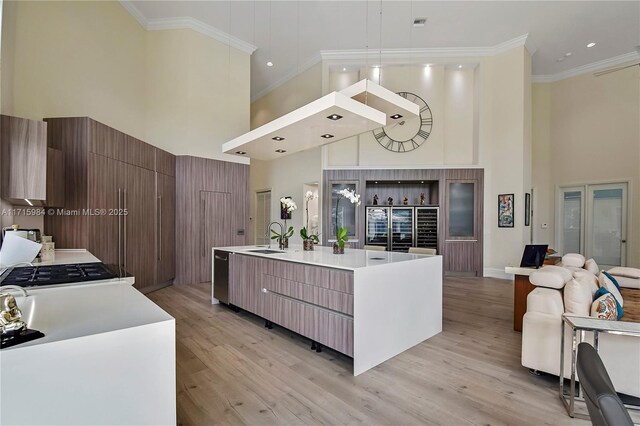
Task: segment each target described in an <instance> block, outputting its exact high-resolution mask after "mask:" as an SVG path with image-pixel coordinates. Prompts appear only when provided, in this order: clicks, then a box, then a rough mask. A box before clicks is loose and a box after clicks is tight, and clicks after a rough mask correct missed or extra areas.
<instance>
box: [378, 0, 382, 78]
mask: <svg viewBox="0 0 640 426" xmlns="http://www.w3.org/2000/svg"><path fill="white" fill-rule="evenodd" d="M379 43H380V44H379V46H378V58H379V61H380V68H378V84H380V85H382V0H380V42H379Z"/></svg>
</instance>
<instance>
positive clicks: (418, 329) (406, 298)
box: [211, 246, 442, 375]
mask: <svg viewBox="0 0 640 426" xmlns="http://www.w3.org/2000/svg"><path fill="white" fill-rule="evenodd" d="M212 251H213V252H214V259H215V261H214V262H213V263H212V265H211V266H212V268H213V274H212V275H213V276H214V280H215V282H214V283H213V286H212V287H213V289H212V290H213V294H212V296H213V298H214V299H213V302H214V303H216V301H217V300H218V299H216V297H219V298H220V300H221V301H225V300H227V294H228V296H229V298H228V301H229V303H230V304H231V305H235V306H237V307H238V308H241V309H244V310H246V311H248V312H251V313H253V314H255V315H259V316H261V317H263V318H264V319H265V320H267V321H270V322H271V323H273V324H275V325H278V326H281V327H284V328H287V329H290V330H292V331H294V332H296V333H298V334H300V335H302V336H304V337H306V338H309V339H311V340H312V341H313V342H315V343H318V344H320V345H321V346H326V347H328V348H331V349H334V350H336V351H338V352H341V353H343V354H346V355H348V356H350V357H353V372H354V375H358V374H361V373H363V372H364V371H367V370H368V369H370V368H372V367H374V366H376V365H378V364H380V363H381V362H384V361H385V360H387V359H389V358H391V357H393V356H395V355H397V354H399V353H401V352H403V351H405V350H407V349H409V348H410V347H412V346H414V345H416V344H418V343H420V342H422V341H424V340H425V339H428V338H429V337H431V336H433V335H435V334H437V333H439V332H440V331H442V256H422V255H415V254H408V253H395V252H378V251H376V252H374V251H368V250H357V249H349V250H347V251H346V252H345V253H344V254H341V255H335V254H333V250H332V249H331V248H330V247H322V246H319V247H316V248H315V249H314V250H313V251H303V250H302V248H301V247H290V248H289V249H285V250H271V251H267V252H265V250H258V249H257V248H256V247H255V246H235V247H221V248H219V249H218V248H214V249H213V250H212ZM225 259H228V260H226V261H225ZM217 268H221V269H217ZM227 286H228V292H227V291H226V290H227Z"/></svg>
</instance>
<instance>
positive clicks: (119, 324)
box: [2, 283, 173, 351]
mask: <svg viewBox="0 0 640 426" xmlns="http://www.w3.org/2000/svg"><path fill="white" fill-rule="evenodd" d="M16 296H17V297H16V303H17V304H18V307H19V308H20V309H21V310H22V314H23V320H24V321H26V322H27V326H28V327H29V328H33V329H36V330H39V331H41V332H43V333H44V334H45V337H43V338H41V339H37V340H33V341H31V342H27V343H22V344H20V345H17V346H13V347H10V348H5V349H2V351H12V350H20V349H21V348H26V347H29V346H34V345H42V344H47V343H52V342H57V341H61V340H67V339H77V338H80V337H86V336H92V335H96V334H101V333H108V332H112V331H116V330H122V329H126V328H132V327H139V326H142V325H147V324H152V323H157V322H162V321H172V320H173V318H172V317H171V316H170V315H169V314H167V313H166V312H165V311H163V310H162V309H161V308H160V307H159V306H157V305H156V304H155V303H153V302H152V301H151V300H149V299H148V298H147V297H146V296H145V295H143V294H142V293H140V292H139V291H138V290H136V289H135V288H133V287H131V286H130V285H128V284H113V283H105V284H102V285H91V286H69V287H62V288H57V289H56V290H55V291H41V292H33V293H32V292H31V291H30V290H29V296H28V297H27V298H26V299H25V298H24V297H22V296H18V295H17V294H16Z"/></svg>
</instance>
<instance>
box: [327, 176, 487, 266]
mask: <svg viewBox="0 0 640 426" xmlns="http://www.w3.org/2000/svg"><path fill="white" fill-rule="evenodd" d="M447 180H470V181H474V182H475V183H476V193H475V197H476V206H477V207H476V210H475V220H474V223H475V234H476V235H475V236H474V238H473V239H469V240H468V241H455V242H453V241H447V240H446V238H445V236H446V226H447V220H446V219H447V216H448V215H447V210H446V199H447V198H446V197H447V185H446V182H447ZM341 181H350V182H357V187H358V193H360V194H361V195H362V196H363V197H367V198H366V199H364V200H363V204H362V206H360V207H359V210H358V213H357V214H358V215H359V220H358V221H357V223H358V225H357V227H358V229H357V231H356V237H355V239H358V240H359V241H358V242H355V243H353V242H352V244H351V245H352V247H356V248H360V247H362V245H363V244H364V241H365V235H366V231H365V214H366V210H365V207H364V206H365V205H369V204H371V199H370V197H372V196H373V195H372V192H375V191H371V190H369V189H368V188H367V182H375V181H378V182H394V181H396V182H397V181H400V182H406V181H412V182H416V181H418V182H419V181H425V185H427V184H429V186H430V188H431V191H429V193H427V191H425V195H427V196H428V203H429V204H430V205H439V206H440V223H439V225H438V234H439V236H440V237H439V241H438V254H441V255H443V257H444V259H443V260H444V262H443V265H444V269H445V272H450V273H463V274H473V275H476V276H482V273H483V272H482V271H483V265H482V263H483V253H482V249H483V217H484V205H483V199H484V197H483V194H484V169H478V168H473V169H353V170H325V171H324V172H323V176H322V188H323V190H322V206H323V208H322V243H323V244H324V245H329V242H328V240H329V239H330V238H331V236H330V235H329V234H330V229H331V228H330V225H331V183H332V182H341ZM429 181H437V184H433V183H431V182H429ZM379 185H380V184H379ZM399 187H400V190H405V189H403V188H404V187H403V186H402V184H400V185H399ZM406 190H408V188H407V189H406ZM414 191H415V190H414ZM378 196H379V197H380V200H379V204H380V205H385V204H386V198H387V195H385V194H383V193H382V192H379V193H378ZM393 201H394V205H396V206H398V205H402V199H401V198H400V199H396V198H395V197H394V200H393ZM409 203H410V204H414V203H415V200H409Z"/></svg>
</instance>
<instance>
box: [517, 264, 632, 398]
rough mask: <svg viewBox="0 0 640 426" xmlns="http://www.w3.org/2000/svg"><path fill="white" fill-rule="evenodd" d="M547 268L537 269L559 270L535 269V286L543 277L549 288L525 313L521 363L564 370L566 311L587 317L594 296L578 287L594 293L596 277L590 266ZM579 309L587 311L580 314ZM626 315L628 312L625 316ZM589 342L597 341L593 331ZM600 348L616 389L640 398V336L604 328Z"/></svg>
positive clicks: (535, 294) (537, 293) (532, 296)
mask: <svg viewBox="0 0 640 426" xmlns="http://www.w3.org/2000/svg"><path fill="white" fill-rule="evenodd" d="M548 268H549V267H544V268H542V269H541V270H540V272H538V271H536V272H537V273H539V274H542V273H549V274H554V275H555V277H551V275H549V276H546V275H543V276H542V278H543V279H542V280H539V279H536V277H535V276H534V275H533V274H532V276H531V277H530V279H531V282H532V284H534V285H536V283H535V282H534V281H538V282H540V281H542V282H543V283H545V285H546V286H547V287H542V286H537V287H536V289H534V290H533V291H532V292H531V293H529V296H528V298H527V312H526V314H525V315H524V319H523V329H522V365H523V366H525V367H527V368H530V369H533V370H538V371H543V372H546V373H550V374H554V375H559V374H560V344H561V335H560V333H561V329H562V318H561V316H562V314H564V313H565V312H566V313H571V314H572V315H581V316H584V312H589V311H590V309H591V303H592V299H589V298H586V299H585V298H584V292H582V293H581V294H583V296H582V297H580V296H577V295H576V291H575V289H576V288H578V286H585V287H586V288H589V289H590V291H592V294H593V292H595V290H594V289H593V281H592V279H593V278H591V277H590V275H589V274H590V273H585V270H579V269H578V268H577V267H575V266H573V267H571V268H561V267H554V268H558V270H555V271H554V270H551V269H548ZM572 269H573V270H572ZM574 277H579V279H577V278H574ZM594 277H595V276H594ZM538 278H540V277H538ZM562 281H564V282H562ZM570 281H572V282H571V284H570V287H568V288H567V291H564V287H565V285H566V284H567V283H568V282H570ZM585 287H582V289H584V288H585ZM596 288H597V286H596ZM633 291H640V290H633ZM628 303H632V302H630V301H629V302H628ZM625 306H626V305H625ZM567 307H568V308H567ZM630 307H631V306H629V308H630ZM576 311H579V312H582V313H581V314H577V313H576ZM624 319H625V318H624V317H623V318H622V320H623V321H624ZM565 332H566V336H565V345H566V346H565V361H564V362H565V366H570V365H571V364H570V356H571V334H570V330H569V327H566V328H565ZM585 341H588V342H590V343H592V344H593V335H592V333H586V334H585ZM599 347H600V356H601V357H602V359H603V362H604V364H605V366H606V368H607V371H608V372H609V375H610V376H611V380H612V381H613V384H614V386H615V388H616V390H617V391H618V392H622V393H625V394H628V395H633V396H636V397H640V338H637V337H629V336H616V335H611V334H604V333H601V334H600V340H599ZM564 375H565V377H567V378H568V377H570V375H571V371H570V368H566V367H565V371H564Z"/></svg>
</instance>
